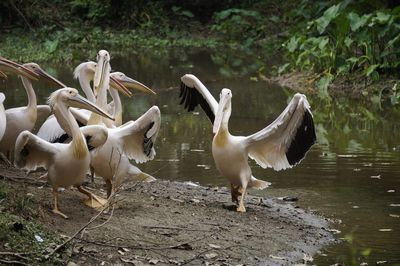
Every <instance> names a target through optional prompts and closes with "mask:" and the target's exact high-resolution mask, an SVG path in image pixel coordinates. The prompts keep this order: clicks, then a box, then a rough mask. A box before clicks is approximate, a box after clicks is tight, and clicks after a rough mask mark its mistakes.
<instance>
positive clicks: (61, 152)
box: [15, 88, 113, 218]
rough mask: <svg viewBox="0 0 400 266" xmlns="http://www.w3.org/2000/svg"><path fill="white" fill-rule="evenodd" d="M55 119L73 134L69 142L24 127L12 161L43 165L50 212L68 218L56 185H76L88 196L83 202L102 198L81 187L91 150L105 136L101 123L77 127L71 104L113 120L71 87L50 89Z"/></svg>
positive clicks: (96, 202)
mask: <svg viewBox="0 0 400 266" xmlns="http://www.w3.org/2000/svg"><path fill="white" fill-rule="evenodd" d="M48 103H49V105H50V106H51V108H52V110H53V112H54V114H55V116H56V118H57V121H58V122H59V123H60V125H61V126H62V128H63V129H64V130H65V131H66V132H68V134H69V135H70V136H71V137H72V140H71V142H69V143H66V144H65V143H50V142H48V141H45V140H43V139H41V138H40V137H38V136H36V135H34V134H32V133H31V132H29V131H27V130H25V131H23V132H22V133H21V134H19V136H18V138H17V141H16V143H15V164H16V166H18V167H20V168H24V169H26V170H35V169H36V168H37V167H40V166H42V167H45V168H46V169H47V173H46V174H45V177H46V178H47V180H48V181H49V182H50V184H51V185H52V187H53V198H54V208H53V212H54V213H56V214H59V215H61V216H62V217H64V218H68V217H67V216H66V215H65V214H64V213H62V212H61V211H60V209H59V207H58V188H59V187H64V188H68V187H70V186H76V187H77V188H78V190H79V191H80V192H82V193H84V194H85V195H87V196H88V197H89V198H88V200H87V201H86V204H87V205H89V206H90V207H93V208H97V207H100V206H102V205H103V204H105V200H102V199H101V198H99V197H97V196H95V195H94V194H92V193H91V192H89V191H87V190H86V189H84V188H83V187H82V183H83V181H84V180H85V178H86V173H87V172H88V170H89V165H90V153H89V148H90V149H96V148H98V147H100V146H101V145H103V144H104V143H105V142H106V140H107V136H108V132H107V130H106V129H105V128H104V127H103V126H86V127H83V128H79V126H78V123H77V122H76V120H75V118H74V117H73V116H72V114H71V111H70V107H75V108H85V109H87V110H89V111H92V112H95V113H96V114H98V115H101V116H105V117H107V119H113V117H111V116H110V115H108V114H107V113H106V112H105V111H103V110H101V109H100V108H99V107H97V106H96V105H95V104H93V103H91V102H90V101H88V100H87V99H85V98H83V97H82V96H80V95H79V94H78V91H77V90H76V89H73V88H63V89H59V90H57V91H55V92H53V93H52V94H51V95H50V97H49V100H48Z"/></svg>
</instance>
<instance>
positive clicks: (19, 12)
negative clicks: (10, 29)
mask: <svg viewBox="0 0 400 266" xmlns="http://www.w3.org/2000/svg"><path fill="white" fill-rule="evenodd" d="M8 2H9V3H10V4H11V6H12V7H13V8H14V9H15V11H17V13H18V14H19V15H20V16H21V17H22V19H23V20H24V21H25V24H26V25H28V28H29V29H30V30H31V31H32V32H35V30H34V29H33V27H32V26H31V24H30V23H29V21H28V20H27V19H26V17H25V16H24V13H22V11H21V10H19V9H18V7H17V6H16V5H15V3H14V0H10V1H8Z"/></svg>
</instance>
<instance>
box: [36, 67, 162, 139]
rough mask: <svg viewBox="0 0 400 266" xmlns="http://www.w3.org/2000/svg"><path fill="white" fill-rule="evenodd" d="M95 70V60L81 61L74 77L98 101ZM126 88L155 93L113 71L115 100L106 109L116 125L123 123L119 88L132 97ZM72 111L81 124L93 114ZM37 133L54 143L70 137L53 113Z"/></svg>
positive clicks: (112, 95)
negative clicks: (91, 84) (92, 85)
mask: <svg viewBox="0 0 400 266" xmlns="http://www.w3.org/2000/svg"><path fill="white" fill-rule="evenodd" d="M95 70H96V63H95V62H93V61H89V62H84V63H81V64H80V65H79V66H77V67H76V68H75V70H74V77H75V78H77V79H78V80H79V84H80V85H81V88H82V90H83V92H84V93H85V95H86V98H87V99H88V100H89V101H91V102H93V103H95V102H96V97H95V96H94V93H93V91H92V89H91V87H90V82H91V81H92V80H93V79H94V73H95ZM126 88H132V89H136V90H139V91H143V92H145V93H151V94H155V92H154V91H152V90H151V89H150V88H148V87H147V86H145V85H143V84H142V83H140V82H138V81H136V80H134V79H132V78H130V77H127V76H126V75H125V74H124V73H122V72H113V73H111V74H110V90H109V92H110V94H111V98H112V99H113V101H112V102H111V104H108V106H107V109H106V111H108V113H110V114H112V115H113V117H114V118H115V121H113V124H114V126H120V125H121V124H122V104H121V99H120V98H119V94H118V92H117V90H118V91H120V92H122V93H123V94H124V95H126V96H128V97H130V96H131V95H132V94H131V92H130V91H129V90H126ZM71 112H72V114H73V115H74V117H75V118H76V119H77V121H78V123H79V125H81V126H82V125H86V124H87V122H88V120H89V118H90V114H91V112H89V111H87V110H83V109H75V108H71ZM37 135H38V136H39V137H41V138H42V139H44V140H47V141H49V142H52V143H55V142H60V143H63V142H64V141H65V140H66V139H68V135H67V134H66V133H65V131H64V130H63V129H62V128H61V127H60V125H59V124H58V122H57V120H56V118H55V117H54V115H51V116H49V117H48V118H47V120H46V121H45V122H44V123H43V125H42V126H41V127H40V129H39V131H38V133H37Z"/></svg>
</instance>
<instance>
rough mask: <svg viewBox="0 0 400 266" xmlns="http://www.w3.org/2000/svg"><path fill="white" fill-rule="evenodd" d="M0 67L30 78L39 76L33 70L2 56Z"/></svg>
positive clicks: (33, 78)
mask: <svg viewBox="0 0 400 266" xmlns="http://www.w3.org/2000/svg"><path fill="white" fill-rule="evenodd" d="M0 69H1V70H4V71H10V72H12V73H14V74H17V75H21V76H24V77H26V78H28V79H30V80H38V78H39V76H38V75H37V74H36V73H35V72H33V71H31V70H29V69H28V68H26V67H24V66H22V65H20V64H18V63H15V62H13V61H11V60H8V59H5V58H3V57H0ZM3 74H4V73H3Z"/></svg>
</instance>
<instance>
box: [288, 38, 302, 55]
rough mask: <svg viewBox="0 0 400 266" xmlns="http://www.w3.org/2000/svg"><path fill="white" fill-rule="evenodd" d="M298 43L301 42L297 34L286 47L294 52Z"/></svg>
mask: <svg viewBox="0 0 400 266" xmlns="http://www.w3.org/2000/svg"><path fill="white" fill-rule="evenodd" d="M298 43H299V38H297V37H295V36H293V37H292V38H290V39H289V41H288V42H287V44H286V47H287V49H288V50H289V52H291V53H293V52H294V51H295V50H296V49H297V45H298Z"/></svg>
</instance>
